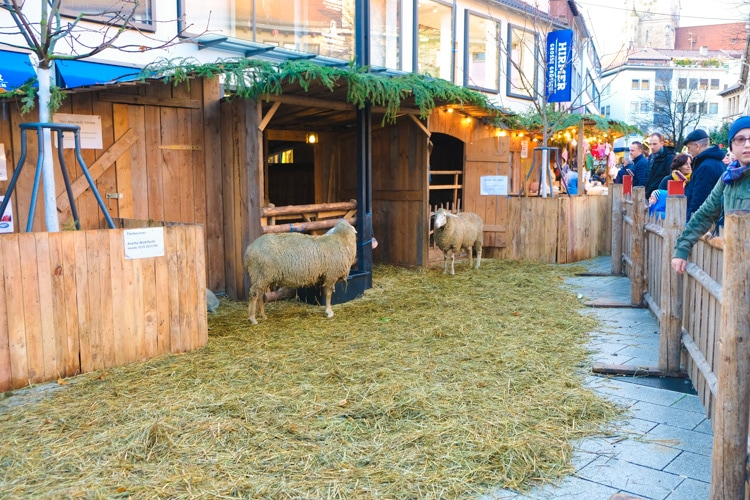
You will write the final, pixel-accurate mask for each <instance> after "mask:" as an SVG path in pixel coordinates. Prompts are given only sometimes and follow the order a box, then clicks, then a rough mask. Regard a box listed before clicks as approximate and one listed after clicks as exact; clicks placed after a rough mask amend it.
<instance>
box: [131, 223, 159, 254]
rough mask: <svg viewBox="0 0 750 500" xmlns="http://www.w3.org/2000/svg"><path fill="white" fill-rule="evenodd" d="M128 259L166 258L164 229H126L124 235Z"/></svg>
mask: <svg viewBox="0 0 750 500" xmlns="http://www.w3.org/2000/svg"><path fill="white" fill-rule="evenodd" d="M123 238H124V241H125V258H126V259H147V258H149V257H162V256H164V228H163V227H147V228H143V229H126V230H125V233H124V235H123Z"/></svg>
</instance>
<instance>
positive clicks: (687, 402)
mask: <svg viewBox="0 0 750 500" xmlns="http://www.w3.org/2000/svg"><path fill="white" fill-rule="evenodd" d="M672 406H673V407H674V408H679V409H680V410H687V411H693V412H695V413H700V414H701V415H703V416H704V417H705V416H706V410H705V408H703V404H702V403H701V400H700V399H699V398H698V396H695V395H693V394H685V397H683V398H682V399H680V400H679V401H677V402H676V403H675V404H673V405H672Z"/></svg>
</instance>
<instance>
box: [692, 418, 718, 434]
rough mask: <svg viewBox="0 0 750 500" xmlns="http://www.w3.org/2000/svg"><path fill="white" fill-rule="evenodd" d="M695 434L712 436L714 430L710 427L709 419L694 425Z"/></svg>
mask: <svg viewBox="0 0 750 500" xmlns="http://www.w3.org/2000/svg"><path fill="white" fill-rule="evenodd" d="M693 430H694V431H695V432H702V433H703V434H710V435H712V436H713V434H714V429H713V427H711V421H710V420H709V419H707V418H706V419H704V420H703V422H701V423H700V424H698V425H696V426H695V428H694V429H693Z"/></svg>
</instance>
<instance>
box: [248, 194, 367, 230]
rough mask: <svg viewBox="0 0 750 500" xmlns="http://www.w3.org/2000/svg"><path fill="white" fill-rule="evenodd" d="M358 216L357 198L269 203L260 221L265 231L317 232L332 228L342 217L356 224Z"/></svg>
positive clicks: (262, 210) (262, 212) (263, 210)
mask: <svg viewBox="0 0 750 500" xmlns="http://www.w3.org/2000/svg"><path fill="white" fill-rule="evenodd" d="M356 218H357V200H350V201H344V202H336V203H316V204H310V205H286V206H283V207H277V206H274V205H269V206H267V207H265V208H263V209H261V221H260V223H261V226H262V228H263V232H264V233H289V232H293V231H294V232H315V231H321V230H327V229H330V228H332V227H333V226H335V225H336V223H337V222H338V221H339V220H340V219H346V220H348V221H349V223H350V224H354V223H355V222H356ZM281 221H290V222H285V223H280V222H281Z"/></svg>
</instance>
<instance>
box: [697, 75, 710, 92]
mask: <svg viewBox="0 0 750 500" xmlns="http://www.w3.org/2000/svg"><path fill="white" fill-rule="evenodd" d="M698 88H699V89H701V90H708V78H701V79H700V84H699V85H698Z"/></svg>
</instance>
